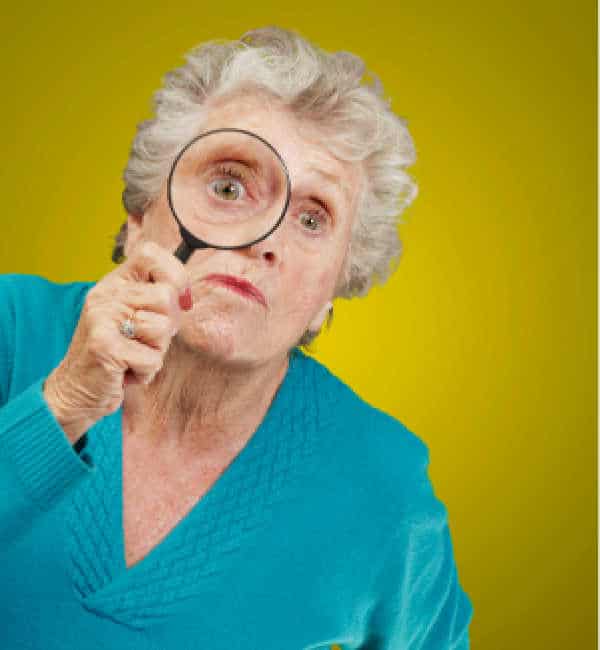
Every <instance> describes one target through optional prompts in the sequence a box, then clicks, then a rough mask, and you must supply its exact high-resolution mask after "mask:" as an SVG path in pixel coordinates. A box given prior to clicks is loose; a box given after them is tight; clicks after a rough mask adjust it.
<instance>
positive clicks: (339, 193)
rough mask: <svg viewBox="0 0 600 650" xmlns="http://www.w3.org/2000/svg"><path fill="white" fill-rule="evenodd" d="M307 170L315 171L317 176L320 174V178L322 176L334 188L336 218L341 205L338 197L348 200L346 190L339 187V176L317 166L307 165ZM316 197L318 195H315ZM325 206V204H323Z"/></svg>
mask: <svg viewBox="0 0 600 650" xmlns="http://www.w3.org/2000/svg"><path fill="white" fill-rule="evenodd" d="M309 171H311V172H313V173H315V174H316V175H317V176H320V177H321V178H324V179H325V180H326V181H328V182H329V185H330V186H332V187H333V188H334V190H335V192H334V193H335V195H336V198H337V199H338V201H336V204H337V205H338V210H336V212H337V213H338V218H339V212H340V209H341V205H339V199H340V198H344V199H346V200H348V196H347V194H346V192H345V191H344V190H342V189H340V178H339V176H337V175H336V174H332V173H331V172H327V171H325V170H324V169H320V168H319V167H309ZM315 198H318V197H315ZM324 207H325V206H324Z"/></svg>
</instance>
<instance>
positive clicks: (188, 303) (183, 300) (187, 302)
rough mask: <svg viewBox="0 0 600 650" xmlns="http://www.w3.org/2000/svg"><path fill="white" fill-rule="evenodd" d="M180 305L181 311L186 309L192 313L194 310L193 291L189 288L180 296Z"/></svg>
mask: <svg viewBox="0 0 600 650" xmlns="http://www.w3.org/2000/svg"><path fill="white" fill-rule="evenodd" d="M179 305H180V306H181V309H184V310H185V311H190V309H191V308H192V306H193V300H192V290H191V289H190V288H189V287H188V288H187V289H186V290H185V291H184V292H183V293H182V294H181V295H180V296H179Z"/></svg>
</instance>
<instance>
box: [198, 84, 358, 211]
mask: <svg viewBox="0 0 600 650" xmlns="http://www.w3.org/2000/svg"><path fill="white" fill-rule="evenodd" d="M207 108H208V112H207V114H206V116H205V120H204V122H203V130H205V131H208V130H211V129H217V128H238V129H245V130H248V131H252V132H253V133H256V134H257V135H259V136H261V137H262V138H264V139H265V140H267V142H269V143H270V144H271V145H272V146H273V147H274V148H275V149H276V150H277V151H278V152H279V154H280V155H281V157H282V158H283V160H284V161H285V163H286V165H287V167H288V169H289V172H290V176H291V181H292V188H294V187H303V186H305V185H308V184H311V183H313V182H316V183H325V184H327V183H328V184H331V185H334V186H335V189H336V191H337V193H338V194H339V195H340V197H342V200H343V201H344V203H345V205H344V207H345V208H348V207H349V206H350V205H353V203H354V200H355V198H356V195H357V191H358V187H359V185H360V180H361V171H362V170H361V167H360V166H359V164H357V163H350V162H346V161H342V160H340V159H339V158H336V157H335V156H333V154H332V153H330V152H329V151H328V150H327V148H326V146H325V145H324V144H323V142H324V141H325V139H324V132H323V130H322V129H319V127H318V126H317V125H315V124H314V123H313V122H311V121H309V120H307V119H302V118H299V117H297V116H295V115H294V114H293V113H292V112H291V111H290V110H289V109H287V108H286V107H285V106H283V105H282V104H280V103H278V102H276V101H274V100H271V99H270V98H267V97H266V96H265V97H262V96H260V95H256V94H253V93H245V94H239V95H236V96H234V97H230V98H227V99H219V100H216V101H214V100H213V101H212V102H210V103H208V104H207Z"/></svg>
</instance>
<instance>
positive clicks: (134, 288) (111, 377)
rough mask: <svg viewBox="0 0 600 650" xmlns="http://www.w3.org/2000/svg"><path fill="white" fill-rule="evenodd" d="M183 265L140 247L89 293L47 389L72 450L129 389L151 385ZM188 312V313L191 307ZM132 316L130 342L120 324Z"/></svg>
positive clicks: (176, 312) (173, 327)
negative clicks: (137, 384) (131, 385)
mask: <svg viewBox="0 0 600 650" xmlns="http://www.w3.org/2000/svg"><path fill="white" fill-rule="evenodd" d="M190 286H191V285H190V282H189V278H188V274H187V271H186V267H185V266H184V265H183V264H182V263H181V262H180V261H179V260H178V259H177V258H176V257H175V256H174V255H173V254H172V253H171V252H169V251H167V250H165V249H164V248H162V247H160V246H159V245H157V244H155V243H153V242H144V243H143V244H141V245H140V247H139V249H138V250H136V252H135V253H134V254H133V255H132V257H131V258H130V259H128V260H126V261H125V262H124V263H123V264H122V265H120V266H119V267H118V268H116V269H115V270H114V271H112V272H111V273H109V274H107V275H106V276H105V277H104V278H102V279H101V280H100V281H99V282H98V283H97V284H96V285H95V286H94V287H92V289H90V291H89V292H88V294H87V296H86V299H85V303H84V306H83V309H82V312H81V316H80V318H79V323H78V325H77V329H76V330H75V333H74V335H73V338H72V340H71V344H70V347H69V349H68V351H67V354H66V355H65V357H64V359H63V360H62V361H61V363H60V364H59V365H58V366H57V367H56V368H55V369H54V370H53V371H52V373H50V375H49V376H48V378H47V379H46V381H45V383H44V397H45V399H46V401H47V403H48V405H49V407H50V408H51V410H52V411H53V413H54V414H55V416H56V418H57V420H58V422H59V423H60V424H61V426H62V427H63V429H64V431H65V433H66V435H67V437H68V438H69V440H70V441H71V443H72V444H74V443H75V442H76V441H77V440H78V439H79V438H80V437H81V436H82V435H83V433H85V431H87V429H89V428H90V427H91V426H92V425H93V424H94V423H95V422H97V421H98V420H100V419H101V418H102V417H104V416H106V415H108V414H110V413H114V412H115V411H116V410H117V409H118V408H119V407H120V405H121V404H122V403H123V400H124V397H125V392H124V387H125V384H126V383H130V382H143V383H145V384H148V383H150V381H152V379H153V377H154V375H155V374H156V373H157V372H158V371H159V370H160V368H161V367H162V364H163V359H164V356H165V354H166V352H167V350H168V348H169V345H170V343H171V340H172V338H173V336H174V335H175V334H176V333H177V331H178V330H179V327H180V325H181V313H182V307H181V305H180V302H179V296H180V295H181V294H182V293H183V292H184V290H185V289H186V288H188V287H190ZM188 308H191V306H189V307H188ZM134 311H135V318H134V322H135V337H136V338H135V339H128V338H126V337H125V336H124V335H123V334H122V333H121V332H120V331H119V326H120V324H121V323H122V322H123V321H124V320H125V319H126V318H128V317H130V316H131V315H132V314H133V312H134Z"/></svg>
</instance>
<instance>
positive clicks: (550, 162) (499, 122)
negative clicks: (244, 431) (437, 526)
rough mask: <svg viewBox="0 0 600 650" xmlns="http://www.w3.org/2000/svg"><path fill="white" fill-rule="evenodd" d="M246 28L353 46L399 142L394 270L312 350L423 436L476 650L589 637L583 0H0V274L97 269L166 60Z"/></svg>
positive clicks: (591, 469) (591, 219)
mask: <svg viewBox="0 0 600 650" xmlns="http://www.w3.org/2000/svg"><path fill="white" fill-rule="evenodd" d="M297 4H298V5H299V6H296V5H297ZM266 24H277V25H280V26H283V27H290V28H294V29H298V30H299V31H301V32H302V33H303V34H304V35H305V36H307V37H309V38H311V39H314V40H315V41H316V42H317V43H318V44H320V45H321V46H322V47H324V48H326V49H329V50H337V49H345V50H350V51H352V52H355V53H357V54H359V55H361V56H363V57H364V58H365V59H366V61H367V64H368V66H369V67H370V68H372V69H373V70H374V71H375V72H376V73H378V74H379V75H380V76H381V78H382V81H383V82H384V85H385V87H386V89H387V92H388V94H389V96H390V97H391V98H392V100H393V108H394V109H395V110H396V111H397V112H398V113H399V114H400V115H402V116H404V117H406V118H407V119H408V120H409V128H410V131H411V134H412V135H413V138H414V140H415V143H416V147H417V152H418V162H417V164H416V165H415V166H413V167H412V168H411V170H410V171H411V173H412V174H413V175H414V176H415V178H416V179H417V181H418V183H419V187H420V195H419V197H418V198H417V200H416V202H415V204H414V205H413V206H412V207H411V208H409V210H408V211H407V212H406V213H405V217H404V220H405V223H404V224H403V225H401V226H400V232H401V235H402V239H403V241H404V247H405V253H404V256H403V259H402V261H401V263H400V266H399V269H398V271H397V273H396V274H395V275H394V276H393V278H392V279H391V280H390V282H389V283H388V284H387V285H386V286H385V287H382V288H377V289H376V290H374V291H373V293H372V294H371V295H370V296H369V297H367V298H365V299H362V300H360V299H357V300H352V301H337V302H336V307H335V316H334V322H333V325H332V328H331V330H330V331H329V332H327V333H325V334H324V335H322V336H321V337H320V338H319V339H318V340H317V342H316V345H315V348H314V350H315V354H316V356H317V357H318V358H319V359H320V360H322V361H323V362H325V363H326V364H327V365H328V366H329V367H330V368H331V369H332V370H333V371H334V372H336V373H338V374H339V375H340V376H341V377H342V378H343V379H345V380H346V381H347V382H348V383H349V384H350V385H352V386H353V387H354V388H355V389H356V390H357V391H358V392H359V393H360V394H362V395H363V396H364V397H365V398H366V399H368V400H369V401H371V402H372V403H374V404H375V405H377V406H379V407H381V408H383V409H385V410H387V411H389V412H391V413H392V414H394V415H395V416H396V417H398V418H399V419H400V420H401V421H402V422H404V423H405V424H406V425H407V426H408V427H409V428H410V429H411V430H412V431H414V432H415V433H416V434H417V435H419V436H420V437H421V438H422V439H423V440H424V441H425V442H426V443H427V444H428V446H429V448H430V453H431V466H430V475H431V477H432V480H433V482H434V486H435V488H436V492H437V494H438V495H439V497H440V498H441V499H442V500H443V501H444V503H445V504H446V506H447V507H448V511H449V514H450V525H451V530H452V535H453V541H454V547H455V554H456V560H457V565H458V570H459V578H460V581H461V583H462V584H463V586H464V588H465V589H466V591H467V592H468V594H469V596H470V598H471V599H472V602H473V604H474V609H475V614H474V618H473V622H472V624H471V639H472V647H473V648H481V649H482V650H483V648H486V649H487V650H496V649H497V650H508V649H510V650H512V649H521V648H527V649H533V648H540V649H544V650H550V649H554V648H556V649H561V650H564V649H565V648H577V650H583V649H584V648H592V647H596V632H595V629H596V628H595V612H596V561H597V552H596V551H597V544H596V512H597V505H596V459H597V446H596V444H597V438H596V396H597V383H596V382H597V377H596V359H597V347H596V346H597V343H596V326H597V322H596V298H597V285H596V263H597V257H596V255H597V250H596V243H597V230H596V228H597V222H596V174H597V171H596V142H597V135H596V25H597V19H596V7H595V4H594V3H593V2H591V1H590V2H571V3H567V4H565V3H563V2H558V1H556V0H553V1H551V2H549V1H548V0H545V1H544V2H541V1H533V0H529V1H525V2H524V1H523V0H518V1H516V0H508V1H507V0H503V1H502V2H500V1H499V0H493V1H488V2H472V1H466V0H459V1H458V2H436V3H425V2H422V1H420V0H418V1H417V0H410V2H389V3H387V4H385V5H384V4H383V3H373V2H361V3H356V2H349V1H345V2H338V3H334V2H323V1H322V0H319V2H315V1H314V0H308V1H305V2H302V3H290V2H281V3H273V2H265V1H256V2H250V3H248V2H238V1H231V0H230V1H229V2H227V3H211V2H208V3H207V2H202V3H201V2H194V3H192V2H169V3H166V2H144V3H141V2H129V3H126V2H125V3H124V2H121V1H119V2H115V1H114V0H110V1H105V2H102V3H79V2H74V1H71V2H59V1H55V2H53V3H48V4H46V3H32V2H29V1H28V2H17V3H9V4H8V5H7V6H6V7H5V8H4V9H3V17H2V21H0V36H1V39H2V40H1V42H2V57H1V65H2V69H1V72H2V75H1V78H2V83H3V92H2V101H1V102H0V115H1V117H2V124H3V127H4V128H3V131H2V152H3V164H2V166H1V167H0V179H1V188H2V212H3V213H2V217H1V219H2V221H1V223H2V237H1V240H0V254H1V255H0V272H3V273H8V272H18V273H34V274H39V275H43V276H46V277H48V278H50V279H53V280H55V281H62V282H67V281H73V280H95V279H99V278H100V277H102V276H103V275H105V274H106V273H108V272H109V271H110V270H112V269H113V268H114V266H113V264H112V262H111V261H110V252H111V248H112V236H113V234H114V233H115V232H116V231H117V230H118V227H119V225H120V223H121V221H122V220H123V218H124V212H123V208H122V206H121V200H120V194H121V190H122V181H121V173H122V170H123V167H124V166H125V163H126V159H127V154H128V150H129V146H130V143H131V139H132V138H133V135H134V132H135V125H136V124H137V123H138V122H139V121H140V120H142V119H146V118H147V117H150V115H151V113H150V108H151V104H150V98H151V94H152V92H153V91H154V90H155V89H157V88H158V87H159V85H160V83H161V78H162V76H163V74H164V73H165V72H166V71H167V70H168V69H170V68H172V67H174V66H178V65H181V64H182V63H183V62H184V59H183V55H184V53H185V52H186V51H187V50H188V49H189V48H190V47H192V46H194V45H196V44H198V43H199V42H201V41H204V40H207V39H212V38H234V37H238V36H239V35H240V34H241V33H242V32H243V31H245V30H247V29H250V28H253V27H259V26H263V25H266Z"/></svg>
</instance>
